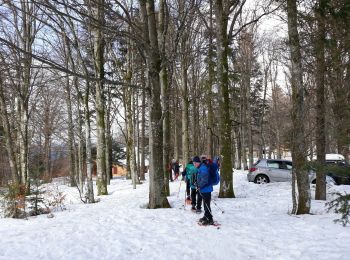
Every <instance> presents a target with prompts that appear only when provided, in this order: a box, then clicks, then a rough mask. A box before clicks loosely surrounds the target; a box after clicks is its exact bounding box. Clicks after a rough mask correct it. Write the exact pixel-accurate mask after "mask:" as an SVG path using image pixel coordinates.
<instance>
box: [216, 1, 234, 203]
mask: <svg viewBox="0 0 350 260" xmlns="http://www.w3.org/2000/svg"><path fill="white" fill-rule="evenodd" d="M214 10H215V17H216V33H217V39H216V44H217V75H218V84H219V86H220V100H219V112H218V114H219V115H220V154H221V156H222V162H221V168H220V174H221V181H220V192H219V197H220V198H234V197H235V195H234V191H233V177H232V162H231V117H230V107H229V104H230V100H229V90H228V83H229V80H228V59H227V56H228V44H229V40H228V36H227V25H228V15H227V14H225V11H224V5H223V2H222V0H215V1H214Z"/></svg>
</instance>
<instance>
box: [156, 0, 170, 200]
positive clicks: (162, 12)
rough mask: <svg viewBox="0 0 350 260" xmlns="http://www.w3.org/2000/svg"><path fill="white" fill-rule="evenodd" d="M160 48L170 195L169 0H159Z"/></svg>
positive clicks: (167, 190)
mask: <svg viewBox="0 0 350 260" xmlns="http://www.w3.org/2000/svg"><path fill="white" fill-rule="evenodd" d="M158 20H159V35H160V37H159V48H160V58H161V70H160V86H161V97H162V98H161V100H162V110H163V122H162V123H163V125H162V127H163V172H164V182H165V193H166V194H167V195H168V196H169V195H170V187H169V169H168V165H169V162H170V160H171V158H170V111H169V109H170V104H169V101H170V96H169V86H168V84H169V83H168V70H167V65H168V62H167V57H166V48H165V47H166V46H165V45H166V35H167V30H168V23H167V21H168V19H167V2H166V1H165V0H161V1H159V19H158Z"/></svg>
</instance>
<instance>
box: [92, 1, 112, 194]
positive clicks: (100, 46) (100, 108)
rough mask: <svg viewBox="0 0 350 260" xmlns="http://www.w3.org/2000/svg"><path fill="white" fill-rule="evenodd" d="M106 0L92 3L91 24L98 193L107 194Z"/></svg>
mask: <svg viewBox="0 0 350 260" xmlns="http://www.w3.org/2000/svg"><path fill="white" fill-rule="evenodd" d="M104 6H105V1H104V0H96V1H95V3H93V4H92V13H93V17H94V19H95V20H94V21H93V22H92V26H91V34H92V36H93V45H94V46H93V47H94V65H95V76H96V78H97V79H98V80H97V81H96V83H95V90H96V91H95V92H96V97H95V107H96V128H97V158H96V166H97V181H96V185H97V194H98V195H107V194H108V191H107V173H106V137H105V135H106V134H105V132H106V131H105V104H104V103H105V97H104V83H103V79H104V67H103V66H104V50H105V42H104V36H103V25H104Z"/></svg>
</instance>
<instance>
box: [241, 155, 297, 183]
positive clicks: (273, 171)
mask: <svg viewBox="0 0 350 260" xmlns="http://www.w3.org/2000/svg"><path fill="white" fill-rule="evenodd" d="M292 168H293V164H292V162H291V161H288V160H275V159H260V160H258V161H257V162H256V163H255V164H254V165H253V167H252V168H250V169H249V172H248V174H247V178H248V181H250V182H255V183H258V184H264V183H269V182H282V181H291V180H292Z"/></svg>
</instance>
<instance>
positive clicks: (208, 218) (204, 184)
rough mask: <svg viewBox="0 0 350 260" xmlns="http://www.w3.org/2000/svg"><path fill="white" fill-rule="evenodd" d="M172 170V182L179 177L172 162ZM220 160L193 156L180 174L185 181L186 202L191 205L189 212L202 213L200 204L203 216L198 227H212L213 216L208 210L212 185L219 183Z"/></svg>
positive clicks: (176, 164) (177, 169)
mask: <svg viewBox="0 0 350 260" xmlns="http://www.w3.org/2000/svg"><path fill="white" fill-rule="evenodd" d="M172 162H173V164H172V165H173V167H172V170H173V171H174V176H175V177H174V180H176V179H177V178H178V176H179V169H180V167H179V164H178V162H177V161H176V160H173V161H172ZM219 168H220V159H219V157H216V158H215V159H214V160H213V161H212V160H211V159H209V158H207V157H206V156H204V155H202V156H201V157H199V156H195V157H193V158H192V160H190V161H189V162H188V164H187V165H186V167H185V168H184V170H183V172H182V179H183V180H185V181H186V201H188V202H190V203H191V205H192V208H191V210H192V211H193V212H196V213H198V214H200V213H201V212H202V202H203V208H204V216H203V217H202V218H200V219H199V222H198V223H199V224H200V225H213V224H214V220H213V214H212V212H211V208H210V201H211V192H212V191H213V185H216V184H218V183H219V181H220V175H219Z"/></svg>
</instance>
